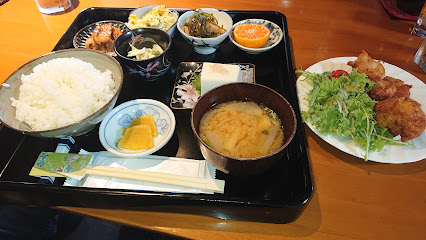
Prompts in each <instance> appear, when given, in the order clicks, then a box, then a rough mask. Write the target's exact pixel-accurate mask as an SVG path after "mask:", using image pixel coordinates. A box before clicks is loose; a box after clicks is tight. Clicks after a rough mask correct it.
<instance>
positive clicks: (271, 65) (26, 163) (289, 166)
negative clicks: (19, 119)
mask: <svg viewBox="0 0 426 240" xmlns="http://www.w3.org/2000/svg"><path fill="white" fill-rule="evenodd" d="M131 10H132V9H130V8H90V9H86V10H83V11H82V12H81V13H80V14H79V15H78V16H77V18H76V19H75V21H74V22H73V23H72V24H71V26H70V27H69V28H68V30H67V31H66V32H65V34H64V35H63V36H62V38H61V39H60V40H59V42H58V43H57V45H56V46H55V48H54V49H53V50H60V49H66V48H73V38H74V35H75V34H76V33H77V32H78V31H79V30H80V29H81V28H83V27H85V26H87V25H89V24H91V23H94V22H97V21H102V20H117V21H122V22H127V17H128V15H129V13H130V11H131ZM178 12H179V14H180V15H181V14H182V13H184V12H185V10H181V9H180V10H178ZM227 13H228V14H229V15H230V16H231V17H232V19H233V21H234V23H235V22H238V21H241V20H243V19H248V18H261V19H266V20H269V21H272V22H274V23H276V24H277V25H279V26H280V27H281V28H282V30H283V32H284V38H283V39H282V41H281V42H280V43H279V44H278V45H277V46H276V47H274V48H273V49H272V50H270V51H268V52H264V53H261V54H257V55H251V54H248V53H246V52H244V51H242V50H240V49H239V48H238V47H236V46H235V45H234V44H233V43H232V42H231V41H230V40H229V38H227V39H226V40H225V41H224V42H222V43H221V44H220V46H219V49H218V50H217V51H216V52H215V53H213V54H210V55H200V54H197V53H195V52H194V51H193V50H192V47H191V45H190V44H189V43H187V42H186V41H185V40H184V39H183V38H182V37H181V35H180V34H179V33H177V34H176V35H175V36H174V37H173V39H172V41H173V42H172V47H171V49H170V51H171V53H170V56H171V59H170V60H171V66H170V69H169V70H168V72H167V73H166V74H164V75H163V76H161V77H160V78H159V79H157V80H156V81H153V82H145V81H141V80H140V79H138V77H137V76H135V75H132V74H130V73H128V72H126V71H124V83H123V87H122V90H121V93H120V96H119V98H118V100H117V103H116V105H118V104H120V103H123V102H125V101H129V100H132V99H136V98H150V99H155V100H158V101H161V102H163V103H164V104H166V105H168V106H170V102H171V98H172V92H173V88H174V84H175V81H176V74H177V73H178V66H179V64H180V63H182V62H216V63H248V64H252V65H254V66H255V68H256V71H255V79H256V83H258V84H262V85H265V86H268V87H270V88H272V89H274V90H275V91H277V92H278V93H280V94H282V95H283V96H284V97H285V98H286V99H287V100H288V101H289V102H290V104H291V105H292V107H293V109H294V111H295V112H296V117H297V132H296V135H295V137H294V139H293V140H292V142H291V143H290V144H289V145H288V147H287V150H286V153H285V154H284V157H283V159H281V161H279V162H278V163H277V164H276V165H275V166H274V167H272V168H271V169H270V170H269V171H268V172H266V173H264V174H262V175H258V176H254V177H253V176H252V177H236V176H230V175H227V174H224V173H222V172H220V171H217V172H216V178H217V179H222V180H225V182H226V185H225V193H224V194H182V193H165V192H149V191H135V190H124V189H100V188H99V189H95V188H82V187H65V186H63V185H62V184H63V182H64V179H63V178H56V179H55V181H54V183H53V184H46V183H45V182H43V181H41V179H39V178H36V177H31V176H29V175H28V174H29V172H30V169H31V167H32V166H33V165H34V162H35V161H36V159H37V156H38V155H39V154H40V152H42V151H55V148H56V146H57V145H58V143H59V139H40V138H34V137H30V136H25V135H22V134H20V133H18V132H15V131H13V130H10V129H8V128H7V127H5V126H3V125H0V139H2V142H3V143H2V144H0V157H1V161H0V170H1V175H0V197H1V198H0V199H1V200H3V201H5V202H13V203H22V204H29V205H42V206H77V207H89V208H109V209H123V208H124V209H131V210H142V211H143V210H149V211H159V212H173V213H189V212H190V213H192V214H199V215H208V216H213V217H217V218H221V219H231V220H243V221H256V222H270V223H288V222H291V221H294V220H295V219H297V218H298V217H299V216H300V214H301V213H302V212H303V210H304V209H305V208H306V205H307V204H308V202H309V200H310V199H311V197H312V195H313V180H312V175H311V168H310V162H309V159H308V154H307V146H306V138H305V133H304V129H303V123H302V121H301V116H300V111H299V103H298V98H297V91H296V78H295V73H294V70H295V69H294V63H293V53H292V47H291V40H290V37H289V35H288V29H287V28H288V26H287V21H286V17H285V16H284V15H283V14H281V13H279V12H272V11H267V12H265V11H227ZM173 112H174V114H175V117H176V124H177V125H176V130H175V133H174V135H173V137H172V139H171V140H170V141H169V142H168V143H167V145H165V146H164V147H163V148H162V149H161V150H159V151H158V152H156V153H155V155H163V156H171V157H183V158H192V159H203V158H202V155H201V153H200V151H199V149H198V147H197V145H196V142H195V138H194V136H193V133H192V130H191V125H190V116H191V109H173ZM6 142H7V144H6ZM80 148H83V149H85V150H87V151H104V150H105V149H103V147H102V145H101V143H100V141H99V138H98V127H97V128H95V129H93V130H92V131H90V132H89V133H88V134H86V135H83V136H79V137H75V144H73V145H72V146H71V152H78V150H79V149H80Z"/></svg>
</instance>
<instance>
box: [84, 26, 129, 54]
mask: <svg viewBox="0 0 426 240" xmlns="http://www.w3.org/2000/svg"><path fill="white" fill-rule="evenodd" d="M121 34H122V31H121V30H120V29H118V28H116V27H114V26H112V23H108V24H103V25H97V26H96V27H95V29H94V30H93V33H92V35H91V36H90V37H89V38H88V39H87V40H86V42H85V45H86V48H90V49H95V50H99V51H103V52H112V51H114V41H115V39H117V38H118V36H120V35H121Z"/></svg>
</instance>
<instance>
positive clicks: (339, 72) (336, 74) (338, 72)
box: [329, 70, 349, 79]
mask: <svg viewBox="0 0 426 240" xmlns="http://www.w3.org/2000/svg"><path fill="white" fill-rule="evenodd" d="M348 75H349V73H348V72H346V71H345V70H334V71H332V72H331V77H334V78H339V77H341V76H348ZM331 77H329V78H330V79H331Z"/></svg>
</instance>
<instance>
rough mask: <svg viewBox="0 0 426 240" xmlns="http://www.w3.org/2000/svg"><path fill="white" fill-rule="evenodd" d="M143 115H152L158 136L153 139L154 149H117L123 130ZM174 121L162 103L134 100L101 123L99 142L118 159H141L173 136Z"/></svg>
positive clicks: (119, 106)
mask: <svg viewBox="0 0 426 240" xmlns="http://www.w3.org/2000/svg"><path fill="white" fill-rule="evenodd" d="M143 115H152V116H153V117H154V121H155V125H156V127H157V132H158V136H156V137H154V147H153V148H150V149H141V150H127V149H123V148H119V147H118V141H119V140H120V139H121V138H122V137H123V136H122V133H123V128H127V127H128V126H129V124H130V122H131V121H132V120H133V119H135V118H138V117H140V116H143ZM175 126H176V120H175V115H174V114H173V112H172V110H171V109H170V108H169V107H167V106H166V105H165V104H164V103H162V102H159V101H156V100H152V99H135V100H132V101H128V102H125V103H122V104H120V105H118V106H117V107H115V108H114V109H113V110H112V111H111V112H110V113H109V114H108V115H107V116H106V117H105V118H104V120H103V121H102V123H101V126H100V127H99V140H100V141H101V143H102V146H104V148H105V149H106V150H108V151H109V152H111V153H113V154H115V155H117V156H120V157H142V156H145V155H148V154H151V153H154V152H156V151H157V150H159V149H160V148H162V147H163V146H164V145H166V143H167V142H168V141H169V140H170V138H171V137H172V136H173V133H174V131H175Z"/></svg>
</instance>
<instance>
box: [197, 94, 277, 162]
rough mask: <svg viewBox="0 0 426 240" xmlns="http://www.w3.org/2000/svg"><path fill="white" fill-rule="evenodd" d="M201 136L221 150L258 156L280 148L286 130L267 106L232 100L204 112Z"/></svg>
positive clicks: (242, 156)
mask: <svg viewBox="0 0 426 240" xmlns="http://www.w3.org/2000/svg"><path fill="white" fill-rule="evenodd" d="M200 137H201V139H202V140H203V141H204V142H205V143H206V144H208V145H209V146H210V147H211V148H213V149H214V150H216V151H218V152H220V153H222V154H225V155H228V156H231V157H238V158H255V157H260V156H264V155H267V154H269V153H272V152H274V151H276V150H278V149H279V148H280V147H281V146H282V145H283V141H284V132H283V130H282V126H281V121H280V119H278V117H277V115H276V114H275V113H274V112H273V111H272V110H271V109H269V108H268V107H266V106H262V105H259V104H257V103H255V102H242V101H232V102H227V103H222V104H219V105H218V106H216V107H214V108H213V109H211V110H209V111H208V112H207V113H205V114H204V116H203V117H202V119H201V122H200Z"/></svg>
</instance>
